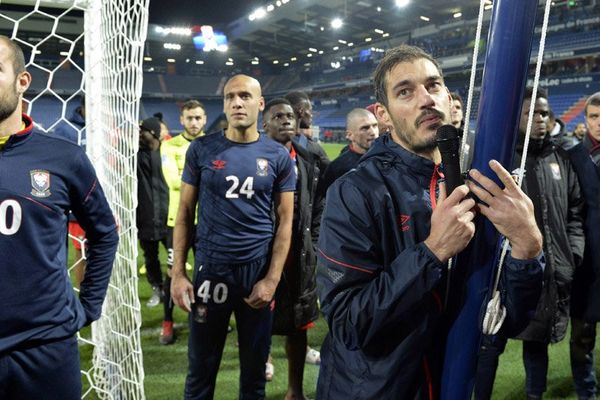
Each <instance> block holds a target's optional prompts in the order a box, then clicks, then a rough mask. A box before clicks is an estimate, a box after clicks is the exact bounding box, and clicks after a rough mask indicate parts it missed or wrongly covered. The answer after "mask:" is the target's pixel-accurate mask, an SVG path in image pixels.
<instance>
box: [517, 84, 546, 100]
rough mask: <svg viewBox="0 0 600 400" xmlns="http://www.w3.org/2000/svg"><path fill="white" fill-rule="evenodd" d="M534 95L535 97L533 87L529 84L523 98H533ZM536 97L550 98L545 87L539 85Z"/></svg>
mask: <svg viewBox="0 0 600 400" xmlns="http://www.w3.org/2000/svg"><path fill="white" fill-rule="evenodd" d="M532 97H533V87H532V86H527V87H526V88H525V94H524V95H523V100H525V99H531V98H532ZM536 98H538V99H546V100H548V92H547V91H546V90H545V89H544V88H542V87H538V90H537V97H536Z"/></svg>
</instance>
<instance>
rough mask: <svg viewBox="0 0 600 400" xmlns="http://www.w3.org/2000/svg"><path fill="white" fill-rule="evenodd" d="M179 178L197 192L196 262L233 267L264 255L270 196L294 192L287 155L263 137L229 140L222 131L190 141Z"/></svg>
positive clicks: (269, 224)
mask: <svg viewBox="0 0 600 400" xmlns="http://www.w3.org/2000/svg"><path fill="white" fill-rule="evenodd" d="M182 180H183V181H184V182H185V183H187V184H190V185H193V186H196V187H198V189H199V191H198V203H199V210H198V213H199V214H198V227H197V230H196V249H197V252H196V255H197V257H196V258H197V260H198V261H199V262H212V263H227V264H238V263H246V262H248V261H252V260H255V259H257V258H260V257H265V256H267V254H268V253H269V251H270V247H271V239H272V237H273V220H272V216H271V211H272V196H273V194H274V193H277V192H292V191H294V190H296V174H295V172H294V166H293V164H292V160H291V158H290V155H289V152H288V151H287V149H286V148H285V147H283V146H282V145H280V144H279V143H277V142H275V141H273V140H271V139H269V138H268V137H266V136H264V135H260V136H259V138H258V140H256V141H255V142H252V143H236V142H232V141H230V140H228V139H227V138H226V137H225V135H224V133H223V132H219V133H215V134H212V135H208V136H204V137H201V138H198V139H196V140H194V141H193V142H192V144H191V145H190V148H189V149H188V151H187V154H186V165H185V168H184V170H183V177H182Z"/></svg>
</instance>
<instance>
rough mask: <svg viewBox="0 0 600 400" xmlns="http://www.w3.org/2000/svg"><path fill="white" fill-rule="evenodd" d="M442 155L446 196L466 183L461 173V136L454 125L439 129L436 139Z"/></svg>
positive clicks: (443, 126)
mask: <svg viewBox="0 0 600 400" xmlns="http://www.w3.org/2000/svg"><path fill="white" fill-rule="evenodd" d="M435 141H436V143H437V146H438V148H439V149H440V153H441V155H442V164H444V177H445V180H446V194H447V195H448V196H450V194H451V193H452V192H453V191H454V189H456V188H457V187H458V186H460V185H462V184H464V183H465V181H464V180H463V177H462V173H461V171H460V156H459V152H460V134H459V132H458V129H456V128H455V127H454V126H452V125H442V126H440V127H439V128H438V130H437V133H436V139H435Z"/></svg>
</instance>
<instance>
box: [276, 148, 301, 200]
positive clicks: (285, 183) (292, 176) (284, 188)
mask: <svg viewBox="0 0 600 400" xmlns="http://www.w3.org/2000/svg"><path fill="white" fill-rule="evenodd" d="M279 154H280V156H279V158H280V162H279V168H278V171H277V177H276V178H275V189H274V191H275V192H280V193H281V192H293V191H295V190H296V171H295V170H294V164H293V162H292V159H291V157H290V156H289V154H288V153H287V150H286V151H284V152H280V153H279Z"/></svg>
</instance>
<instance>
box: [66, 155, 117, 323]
mask: <svg viewBox="0 0 600 400" xmlns="http://www.w3.org/2000/svg"><path fill="white" fill-rule="evenodd" d="M74 170H75V171H76V172H75V173H74V175H73V176H75V177H76V178H75V179H73V182H71V187H70V189H69V197H70V202H71V210H72V211H73V214H74V215H75V217H76V218H77V221H79V223H80V224H81V226H82V227H83V229H84V230H85V232H86V238H87V241H88V246H89V249H88V252H87V267H86V271H85V276H84V279H83V281H82V282H81V286H80V292H79V301H80V302H81V305H82V306H83V309H84V310H85V316H86V321H85V323H86V324H89V323H91V322H92V321H95V320H97V319H98V318H100V313H101V311H102V303H103V301H104V298H105V296H106V291H107V289H108V282H109V280H110V274H111V272H112V267H113V261H114V259H115V254H116V252H117V246H118V243H119V235H118V232H117V224H116V222H115V218H114V216H113V213H112V211H111V209H110V207H109V205H108V202H107V200H106V197H105V196H104V192H103V191H102V187H101V186H100V183H99V182H98V178H97V177H96V173H95V171H94V168H93V167H92V164H91V162H90V161H89V159H88V158H87V156H86V155H85V153H83V151H82V152H81V155H80V158H79V165H78V166H77V167H75V168H74Z"/></svg>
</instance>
